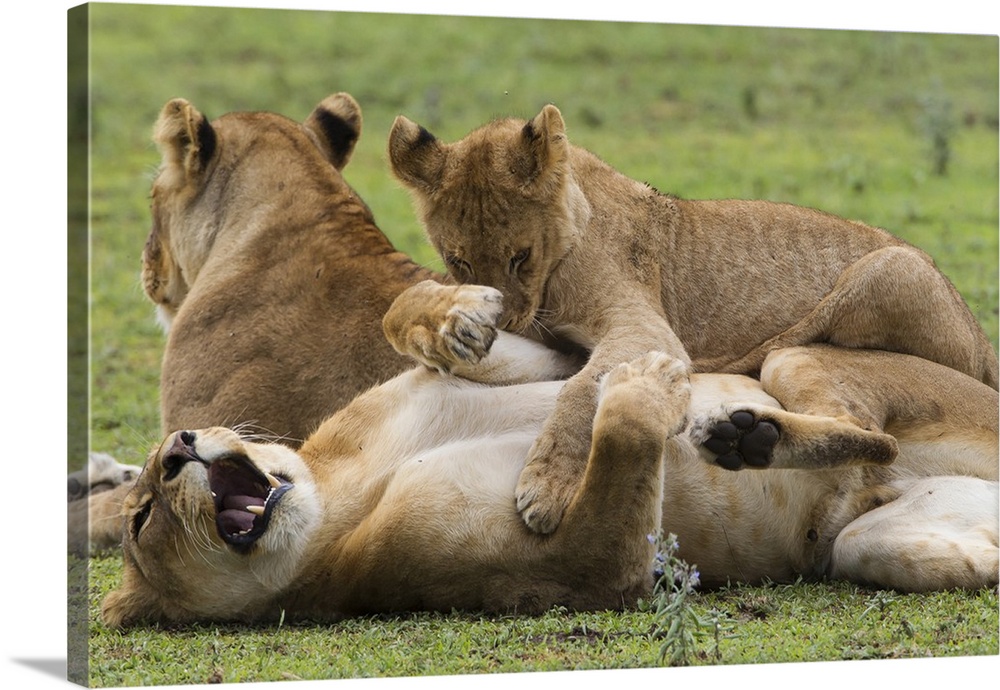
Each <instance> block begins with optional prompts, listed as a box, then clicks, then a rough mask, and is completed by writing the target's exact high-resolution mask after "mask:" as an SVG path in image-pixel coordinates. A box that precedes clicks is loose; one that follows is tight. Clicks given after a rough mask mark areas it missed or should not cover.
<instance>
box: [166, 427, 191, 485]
mask: <svg viewBox="0 0 1000 690" xmlns="http://www.w3.org/2000/svg"><path fill="white" fill-rule="evenodd" d="M194 442H195V434H194V432H191V431H181V432H178V433H176V434H174V442H173V443H171V444H170V447H169V448H168V449H167V450H166V452H164V454H163V457H162V458H161V459H160V464H161V465H162V466H163V480H164V481H170V480H171V479H174V478H175V477H176V476H177V475H178V474H180V471H181V468H182V467H184V464H185V463H187V462H190V461H191V460H198V461H200V460H201V458H199V457H198V455H197V453H195V450H194Z"/></svg>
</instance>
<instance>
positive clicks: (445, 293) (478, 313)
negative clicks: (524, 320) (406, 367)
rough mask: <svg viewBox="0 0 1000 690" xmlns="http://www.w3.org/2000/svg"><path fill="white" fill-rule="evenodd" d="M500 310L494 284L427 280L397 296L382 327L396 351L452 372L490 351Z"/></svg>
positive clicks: (501, 305) (475, 361)
mask: <svg viewBox="0 0 1000 690" xmlns="http://www.w3.org/2000/svg"><path fill="white" fill-rule="evenodd" d="M502 309H503V297H502V295H501V294H500V292H499V291H498V290H495V289H493V288H491V287H485V286H481V285H440V284H438V283H435V282H434V281H430V280H425V281H423V282H421V283H418V284H416V285H413V286H411V287H409V288H407V289H406V290H404V291H403V292H402V293H401V294H400V295H399V296H398V297H397V298H396V300H395V301H394V302H393V304H392V306H391V307H390V308H389V311H388V312H386V315H385V317H384V318H383V320H382V327H383V330H384V331H385V335H386V338H388V340H389V342H390V343H392V346H393V347H394V348H395V349H396V351H397V352H399V353H400V354H403V355H407V356H409V357H412V358H414V359H415V360H417V361H418V362H420V363H421V364H423V365H425V366H427V367H430V368H431V369H437V370H438V371H442V372H445V373H448V372H450V371H451V370H452V368H453V367H455V366H458V365H461V364H466V365H467V364H477V363H478V362H479V360H481V359H482V358H483V357H485V356H486V354H487V353H488V352H489V351H490V348H491V347H492V346H493V341H494V340H495V339H496V335H497V320H498V319H499V318H500V313H501V311H502Z"/></svg>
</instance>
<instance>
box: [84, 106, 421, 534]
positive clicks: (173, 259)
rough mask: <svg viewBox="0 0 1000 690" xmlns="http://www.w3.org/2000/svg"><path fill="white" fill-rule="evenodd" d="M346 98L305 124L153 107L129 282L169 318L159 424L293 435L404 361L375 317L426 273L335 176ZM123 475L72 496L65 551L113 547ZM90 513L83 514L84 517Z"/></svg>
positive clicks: (343, 148)
mask: <svg viewBox="0 0 1000 690" xmlns="http://www.w3.org/2000/svg"><path fill="white" fill-rule="evenodd" d="M361 124H362V118H361V109H360V107H359V106H358V104H357V103H356V102H355V100H354V99H353V98H352V97H351V96H350V95H349V94H346V93H337V94H334V95H331V96H329V97H327V98H326V99H324V100H323V101H322V102H321V103H319V104H318V105H317V106H316V108H315V109H314V110H313V112H312V113H311V114H310V115H309V117H308V118H307V119H306V120H305V122H302V123H300V122H295V121H293V120H291V119H288V118H286V117H283V116H280V115H277V114H273V113H265V112H235V113H228V114H226V115H223V116H221V117H219V118H217V119H215V120H213V121H211V122H210V121H209V120H208V119H207V118H206V117H205V116H204V115H202V114H201V113H200V112H199V111H198V110H197V109H196V108H195V107H194V106H193V105H191V104H190V103H189V102H187V101H186V100H183V99H174V100H171V101H170V102H168V103H167V104H165V105H164V107H163V109H162V111H161V113H160V116H159V118H158V119H157V122H156V124H155V127H154V130H153V131H154V135H153V138H154V140H155V142H156V145H157V147H158V148H159V151H160V153H161V156H162V163H161V166H160V169H159V172H158V174H157V177H156V179H155V181H154V182H153V188H152V207H151V215H152V228H151V230H150V232H149V237H148V239H147V240H146V245H145V248H144V249H143V252H142V284H143V287H144V289H145V293H146V295H147V296H148V297H149V299H150V300H151V301H152V302H153V303H154V304H155V305H157V310H158V313H159V319H160V321H161V323H162V324H163V325H164V327H165V329H167V331H168V333H167V342H166V348H165V352H164V356H163V363H162V370H161V380H160V412H161V427H162V431H163V433H167V432H169V431H174V430H176V429H182V428H199V427H205V426H235V427H238V428H241V429H242V430H243V431H244V432H252V433H256V434H258V435H260V436H262V437H267V438H272V439H277V440H279V441H280V442H282V443H285V444H287V445H290V446H293V447H295V446H298V445H299V444H301V443H302V441H303V440H304V439H305V438H306V437H308V436H309V434H310V433H312V432H313V431H314V430H315V429H316V427H318V426H319V424H320V423H321V422H322V421H323V420H324V419H326V418H327V417H328V416H329V415H330V414H331V413H332V412H333V411H335V410H337V409H339V408H341V407H343V406H344V405H345V404H347V403H348V402H349V401H350V400H351V399H352V398H354V396H356V395H357V394H358V393H360V392H362V391H364V390H366V389H367V388H369V387H371V386H373V385H375V384H377V383H379V382H381V381H385V380H386V379H389V378H391V377H392V376H395V375H396V374H398V373H400V372H401V371H403V370H404V369H405V368H406V367H407V366H409V362H408V360H406V359H405V358H404V357H401V356H399V355H397V354H396V353H395V352H394V351H393V349H392V348H391V347H390V346H389V345H388V343H386V342H385V338H384V336H383V335H382V327H381V319H382V315H383V314H384V313H385V311H386V309H388V307H389V305H390V304H391V303H392V300H393V299H394V298H395V297H396V295H398V294H399V292H400V291H402V290H403V289H404V288H405V287H407V286H409V285H411V284H412V283H414V282H416V281H418V280H422V279H425V278H429V277H432V276H433V275H434V274H432V273H431V272H430V271H427V270H425V269H423V268H421V267H419V266H417V265H416V264H415V263H414V262H413V261H411V260H410V259H409V257H407V256H405V255H404V254H402V253H400V252H398V251H396V250H395V249H394V248H393V246H392V245H391V243H390V242H389V240H388V239H387V238H386V237H385V235H384V234H383V233H382V232H381V230H379V228H378V227H377V226H376V224H375V220H374V218H373V216H372V213H371V211H370V210H369V208H368V207H367V205H366V204H365V203H364V201H363V200H362V199H361V198H360V197H359V196H358V195H357V193H356V192H355V191H354V190H353V189H352V188H351V187H350V185H349V184H348V183H347V182H346V181H345V180H344V178H343V176H342V174H341V171H342V169H343V168H344V166H345V165H347V163H348V161H349V160H350V157H351V153H352V152H353V150H354V146H355V143H356V141H357V139H358V137H359V136H360V132H361ZM128 485H129V482H125V484H124V485H123V486H122V487H121V488H119V489H116V490H113V491H109V492H106V494H103V495H101V496H100V497H96V498H95V499H94V500H91V501H89V504H90V505H89V506H88V502H86V501H84V502H80V503H75V502H74V503H71V504H70V512H71V517H70V542H71V544H70V550H71V551H74V552H77V553H86V552H87V551H88V543H87V525H88V523H89V524H90V527H91V529H90V536H91V544H90V546H92V547H94V548H104V547H107V546H110V545H113V544H117V543H120V542H121V530H120V527H119V525H118V520H117V515H118V510H117V503H119V502H120V500H121V498H122V497H123V496H124V494H125V493H126V492H127V490H128ZM88 510H89V514H90V517H89V520H88V517H87V515H86V513H87V512H88Z"/></svg>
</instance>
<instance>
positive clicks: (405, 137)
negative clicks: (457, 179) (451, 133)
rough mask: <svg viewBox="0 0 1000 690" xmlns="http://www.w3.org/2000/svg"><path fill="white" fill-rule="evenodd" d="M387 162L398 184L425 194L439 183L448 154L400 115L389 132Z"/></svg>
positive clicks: (426, 134)
mask: <svg viewBox="0 0 1000 690" xmlns="http://www.w3.org/2000/svg"><path fill="white" fill-rule="evenodd" d="M388 148H389V162H390V164H391V165H392V172H393V174H395V175H396V177H398V178H399V180H400V182H402V183H403V184H406V185H408V186H410V187H411V188H413V189H415V190H418V191H422V192H425V193H429V192H433V191H434V190H435V189H437V188H438V186H439V185H440V184H441V175H442V172H443V171H444V163H445V159H446V158H447V152H446V151H445V148H444V146H443V145H442V144H441V142H440V141H438V139H437V138H436V137H435V136H434V135H433V134H431V133H430V132H428V131H427V130H426V129H424V128H423V127H421V126H420V125H418V124H417V123H416V122H413V121H411V120H408V119H407V118H405V117H403V116H402V115H399V116H397V117H396V120H395V121H394V122H393V123H392V129H391V130H390V131H389V145H388Z"/></svg>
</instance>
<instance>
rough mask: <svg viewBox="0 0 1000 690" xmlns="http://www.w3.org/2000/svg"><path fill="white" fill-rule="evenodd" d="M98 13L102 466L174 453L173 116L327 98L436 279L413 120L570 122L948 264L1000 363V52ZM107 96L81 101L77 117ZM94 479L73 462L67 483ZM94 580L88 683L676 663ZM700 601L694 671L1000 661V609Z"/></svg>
mask: <svg viewBox="0 0 1000 690" xmlns="http://www.w3.org/2000/svg"><path fill="white" fill-rule="evenodd" d="M90 12H91V15H90V19H91V24H90V27H91V45H90V49H91V52H90V68H91V71H90V82H89V96H90V107H91V134H92V138H91V142H92V148H91V159H90V164H91V175H92V177H91V179H92V189H91V199H90V201H91V205H90V210H89V213H90V224H91V225H90V227H91V236H90V252H91V253H90V276H91V278H90V280H91V282H90V318H91V343H90V355H91V371H90V404H91V418H90V433H91V446H92V447H93V448H94V449H96V450H101V451H106V452H111V453H113V454H115V455H116V456H118V457H119V458H120V459H122V460H126V461H131V462H141V461H142V458H143V457H144V455H145V452H146V450H147V449H148V447H149V446H150V444H151V443H152V442H154V441H155V440H157V439H158V436H159V421H158V417H159V414H158V404H159V403H158V394H157V384H158V378H159V361H160V357H161V354H162V350H163V337H162V335H161V334H160V332H159V329H158V327H157V326H156V324H155V322H154V319H153V312H152V308H151V305H149V304H148V303H147V302H146V301H145V299H144V297H143V294H142V291H141V288H140V286H139V280H138V271H139V256H140V252H141V249H142V245H143V242H144V241H145V237H146V233H147V231H148V228H149V216H148V209H147V205H148V190H149V183H150V181H151V178H152V173H153V171H154V170H155V167H156V165H157V163H158V158H157V154H156V152H155V150H154V149H153V147H152V144H151V143H150V131H151V127H152V123H153V121H154V120H155V118H156V116H157V114H158V112H159V109H160V107H161V106H162V105H163V103H164V102H166V101H167V100H168V99H170V98H173V97H176V96H183V97H185V98H188V99H189V100H191V101H192V102H193V103H194V104H195V106H196V107H198V108H199V109H200V110H202V112H204V113H206V114H207V115H209V116H217V115H220V114H222V113H224V112H227V111H230V110H244V109H263V110H273V111H276V112H280V113H282V114H285V115H289V116H291V117H294V118H296V119H303V118H305V116H306V115H308V113H309V112H310V111H311V109H312V108H313V106H314V105H315V104H316V103H318V102H319V101H320V100H321V99H322V98H323V97H324V96H326V95H327V94H329V93H332V92H335V91H341V90H343V91H348V92H350V93H352V94H353V95H354V96H355V97H356V98H357V99H358V101H359V102H360V103H361V106H362V109H363V111H364V131H363V133H362V139H361V142H360V143H359V145H358V149H357V151H356V154H355V156H354V158H353V160H352V162H351V163H350V165H349V166H348V168H347V170H346V176H347V178H348V180H349V181H350V182H351V183H352V184H353V185H354V186H355V187H356V189H357V190H358V191H359V192H360V194H361V195H362V196H363V197H364V198H365V200H366V201H367V202H368V203H369V205H370V206H371V207H372V209H373V210H374V212H375V214H376V218H377V219H378V221H379V224H380V226H381V227H382V229H383V230H384V231H385V232H386V233H387V234H388V235H389V236H390V237H391V238H392V239H393V241H394V242H395V243H396V244H397V246H399V247H400V248H402V249H404V250H406V251H407V252H409V253H410V254H412V255H413V256H415V257H416V258H417V259H418V260H420V261H422V262H424V263H427V264H429V265H431V266H440V264H439V263H438V261H437V258H436V257H435V256H434V255H433V252H432V251H431V250H430V249H429V248H428V247H427V245H426V243H425V242H424V240H423V236H422V232H421V230H420V228H419V226H418V224H417V222H416V220H415V219H414V216H413V212H412V209H411V207H410V203H409V199H408V197H407V195H406V194H405V192H404V191H403V190H402V189H401V188H400V187H399V185H398V184H397V183H396V182H395V181H394V180H393V179H392V178H391V175H390V174H389V171H388V167H387V165H386V161H385V154H384V147H385V137H386V134H387V132H388V130H389V126H390V124H391V122H392V119H393V118H394V117H395V116H396V115H397V114H399V113H404V114H406V115H407V116H408V117H410V118H412V119H415V120H417V121H418V122H420V123H421V124H424V125H426V126H427V127H428V128H430V129H431V130H432V131H433V132H435V134H437V135H439V136H441V137H442V138H445V139H454V138H458V137H460V136H462V135H463V134H464V133H465V132H467V131H468V130H470V129H472V128H474V127H476V126H478V125H479V124H481V123H482V122H484V121H486V120H487V119H489V118H491V117H494V116H500V115H509V114H511V115H519V116H524V117H528V116H532V115H534V114H535V113H536V112H537V111H538V110H539V109H540V107H541V106H542V105H543V104H544V103H546V102H554V103H556V104H557V105H558V106H559V107H560V108H561V110H562V111H563V114H564V116H565V117H566V120H567V124H568V127H569V134H570V137H571V139H572V140H574V141H575V142H577V143H579V144H582V145H584V146H586V147H588V148H590V149H591V150H593V151H594V152H596V153H597V154H599V155H600V156H601V157H603V158H604V159H605V160H607V161H608V162H609V163H611V164H613V165H615V166H617V167H618V168H620V169H621V170H623V171H624V172H626V173H628V174H629V175H631V176H633V177H635V178H638V179H641V180H645V181H648V182H650V183H651V184H653V185H655V186H656V187H657V188H659V189H661V190H662V191H666V192H672V193H675V194H679V195H681V196H685V197H689V198H711V197H755V198H769V199H775V200H782V201H792V202H795V203H799V204H803V205H808V206H814V207H818V208H822V209H824V210H827V211H830V212H833V213H837V214H839V215H843V216H847V217H851V218H857V219H861V220H864V221H866V222H869V223H872V224H877V225H881V226H883V227H885V228H887V229H890V230H892V231H893V232H895V233H897V234H898V235H900V236H901V237H903V238H905V239H907V240H908V241H910V242H912V243H913V244H916V245H917V246H919V247H921V248H923V249H925V250H926V251H928V252H929V253H930V254H931V255H932V256H933V257H934V258H935V260H936V261H937V262H938V264H939V266H940V267H941V269H942V270H943V271H944V272H945V274H946V275H948V276H949V277H950V278H951V279H952V281H953V282H954V283H955V284H956V286H957V287H958V288H959V290H960V291H961V292H962V293H963V295H964V296H965V297H966V299H967V300H968V301H969V303H970V305H971V306H972V308H973V310H974V312H975V313H976V315H977V316H978V318H979V319H980V320H981V322H982V323H983V324H984V327H985V328H986V330H987V333H988V334H989V336H990V338H991V339H992V341H993V343H994V345H996V344H997V330H998V317H997V303H998V294H997V293H998V290H997V285H998V272H997V255H998V236H997V224H998V175H997V170H998V160H997V150H998V136H997V130H998V114H997V101H998V93H997V82H998V71H997V64H998V52H997V45H998V44H997V39H996V37H975V36H935V35H921V34H892V33H868V32H839V31H809V30H787V29H781V30H777V29H775V30H771V29H741V28H733V27H708V26H702V27H684V26H665V25H648V24H623V23H595V22H549V21H541V20H516V19H477V18H456V17H443V18H442V17H419V16H400V15H363V14H344V13H324V12H290V11H276V10H231V9H212V8H186V7H155V6H129V5H101V4H97V5H91V9H90ZM86 96H87V91H86V90H85V89H83V88H82V87H81V88H79V89H77V90H76V91H71V101H70V102H71V104H74V105H75V107H76V108H77V109H78V110H77V112H78V113H83V112H85V109H86ZM935 135H938V136H937V141H939V142H940V141H944V142H945V144H946V145H945V146H944V148H943V149H942V146H941V144H940V143H939V144H938V145H937V147H936V145H935V141H936V139H935ZM942 150H943V151H946V152H947V153H948V158H947V168H946V170H945V171H944V173H943V174H941V173H940V171H939V170H938V169H937V168H938V166H939V164H940V162H941V160H942ZM71 299H72V300H76V301H82V296H81V295H79V294H75V295H71ZM77 303H78V302H77ZM74 448H75V447H74V446H72V445H71V449H74ZM81 464H82V452H81V451H80V450H79V449H75V450H74V452H73V453H72V454H71V457H70V459H69V467H70V469H75V468H76V467H79V466H80V465H81ZM80 565H86V566H87V567H88V568H89V573H90V581H89V593H90V600H89V611H88V613H87V617H88V618H89V621H90V623H89V631H90V636H91V639H90V654H91V661H90V668H89V679H90V682H91V683H92V684H94V685H99V686H108V685H121V684H129V685H135V684H154V683H189V682H190V683H204V682H211V681H214V680H220V679H221V680H225V681H240V680H280V679H284V678H329V677H355V676H381V675H409V674H441V673H449V674H450V673H472V672H495V671H522V670H545V669H572V668H617V667H637V666H651V665H656V664H657V663H658V651H659V647H660V642H659V641H658V640H657V639H655V636H651V635H650V631H651V626H652V624H653V618H652V614H651V613H650V612H632V613H627V614H623V615H611V614H587V615H576V614H569V613H565V612H560V611H553V612H551V613H549V614H547V615H545V616H542V617H540V618H537V619H531V618H481V617H478V616H470V615H464V614H454V615H429V614H420V615H412V616H404V617H400V618H381V617H380V618H361V619H357V620H352V621H345V622H343V623H341V624H338V625H333V626H296V627H288V626H284V627H280V628H238V627H237V628H234V627H221V628H217V627H212V626H208V627H195V628H189V629H183V630H160V629H156V628H154V629H148V630H140V631H133V632H128V633H118V632H113V631H109V630H107V629H106V628H104V626H103V625H102V624H101V623H100V621H99V618H98V615H97V612H98V605H99V600H100V598H101V597H102V596H103V594H104V593H105V592H107V591H108V590H109V589H110V588H112V587H113V586H115V584H116V583H117V582H118V579H119V577H120V568H121V563H120V558H119V557H118V556H117V555H110V556H107V557H102V558H95V559H91V560H90V562H89V563H88V564H80ZM695 601H696V605H697V606H698V607H699V609H701V610H703V611H705V612H707V611H710V610H713V609H714V610H717V611H719V612H720V613H722V614H723V615H724V616H725V617H726V618H727V619H728V620H731V621H733V622H734V623H735V624H736V628H735V632H736V633H737V634H736V635H735V636H734V637H731V638H725V639H722V640H720V643H719V655H718V656H716V655H714V654H710V653H708V647H709V646H708V645H706V648H705V650H702V651H701V653H700V654H697V655H695V656H694V657H693V658H692V659H691V663H695V664H708V663H724V664H736V663H757V662H764V661H770V662H774V661H791V660H821V659H825V660H829V659H856V658H887V657H891V658H895V657H921V656H927V655H934V656H946V655H971V654H975V655H982V654H997V652H998V634H997V627H998V614H997V609H998V603H997V593H996V591H992V592H979V593H971V594H969V593H943V594H935V595H924V596H902V595H892V594H888V593H879V592H875V591H870V590H866V589H861V588H857V587H854V586H851V585H845V584H796V585H789V586H785V585H781V586H768V587H733V588H730V589H726V590H723V591H720V592H716V593H710V594H702V595H700V596H699V597H697V598H696V600H695Z"/></svg>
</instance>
